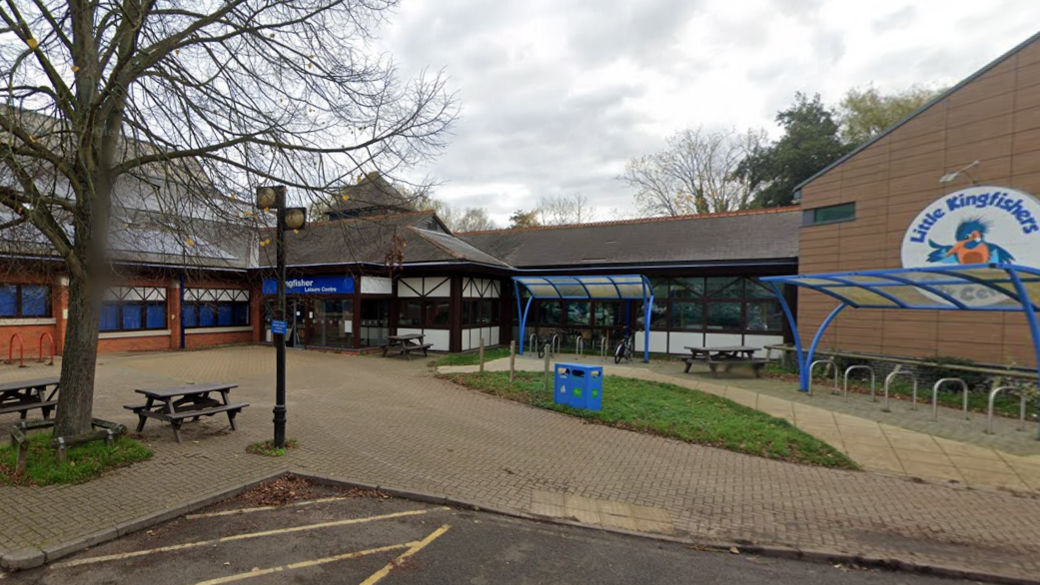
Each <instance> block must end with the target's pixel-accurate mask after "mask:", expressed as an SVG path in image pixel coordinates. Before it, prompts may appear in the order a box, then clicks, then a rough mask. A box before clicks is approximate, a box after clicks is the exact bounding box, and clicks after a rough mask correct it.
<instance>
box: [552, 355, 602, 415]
mask: <svg viewBox="0 0 1040 585" xmlns="http://www.w3.org/2000/svg"><path fill="white" fill-rule="evenodd" d="M553 400H554V401H555V402H556V404H564V405H567V406H570V407H571V408H585V409H588V410H600V409H602V408H603V367H602V366H587V365H585V364H565V363H560V364H556V367H555V375H554V376H553Z"/></svg>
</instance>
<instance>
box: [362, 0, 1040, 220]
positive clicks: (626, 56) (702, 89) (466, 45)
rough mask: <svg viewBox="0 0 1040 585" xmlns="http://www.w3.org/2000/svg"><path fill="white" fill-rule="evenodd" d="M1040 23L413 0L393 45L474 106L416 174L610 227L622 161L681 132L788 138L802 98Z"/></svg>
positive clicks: (469, 198) (915, 0)
mask: <svg viewBox="0 0 1040 585" xmlns="http://www.w3.org/2000/svg"><path fill="white" fill-rule="evenodd" d="M1038 27H1040V2H1037V1H1036V0H988V1H986V2H978V1H972V2H968V1H965V0H872V1H870V2H850V1H848V0H403V1H402V6H401V7H400V9H399V11H398V13H397V15H396V16H395V17H394V22H393V24H392V25H390V26H389V27H388V28H386V29H385V30H383V32H382V34H381V36H382V40H381V43H382V44H385V45H386V48H387V50H388V51H389V52H391V53H392V54H393V56H394V58H395V59H396V60H397V61H398V62H399V64H400V66H401V69H402V73H405V74H409V73H411V74H414V72H416V71H418V70H419V69H421V68H423V67H431V68H434V69H438V68H442V67H443V68H444V69H445V71H446V72H447V74H448V75H449V76H450V78H451V79H450V87H451V89H453V90H454V91H457V92H458V97H459V99H460V101H461V104H462V117H461V119H460V120H459V122H458V124H457V126H456V127H455V135H454V136H453V137H452V139H451V144H450V146H449V147H448V149H447V150H446V151H445V152H444V154H443V155H442V156H441V157H440V158H439V159H438V160H437V161H436V163H435V164H432V165H430V166H429V167H428V168H425V169H422V170H421V172H422V173H427V174H429V175H431V176H432V177H434V178H435V179H437V180H438V181H442V182H443V185H442V186H441V187H440V188H439V189H438V196H440V197H441V198H443V199H446V200H448V201H450V202H451V203H453V204H455V205H458V206H481V207H485V208H487V209H488V210H489V211H490V212H491V214H492V217H493V218H494V219H495V220H496V221H497V222H499V223H500V224H502V225H505V224H506V223H507V218H508V216H509V214H510V213H511V212H512V211H513V210H516V209H518V208H530V207H532V206H533V205H534V204H535V203H536V202H537V200H538V198H539V197H540V196H543V195H556V194H571V193H575V192H581V193H583V194H584V195H585V196H587V197H588V198H589V199H591V200H592V201H593V203H594V204H595V205H596V206H597V208H598V209H599V211H600V213H599V215H600V216H599V217H598V219H611V217H610V210H611V209H622V210H624V209H626V208H631V207H632V205H633V204H632V191H631V189H629V188H628V187H627V186H626V185H624V184H623V183H621V182H620V181H618V180H616V179H615V177H616V176H617V175H618V174H619V173H620V172H621V171H622V170H623V169H624V166H625V163H626V162H627V161H628V160H629V159H631V158H633V157H636V156H639V155H642V154H646V153H650V152H653V151H655V150H658V149H660V148H661V147H662V146H663V144H664V140H665V138H667V137H668V136H669V135H670V134H672V133H674V132H676V131H677V130H679V129H682V128H684V127H688V126H698V125H704V126H707V127H736V128H738V129H745V128H749V127H765V128H767V129H769V130H770V132H771V133H772V134H773V135H776V134H777V130H776V127H775V125H774V122H773V118H774V116H775V114H776V112H777V110H779V109H781V108H784V107H785V106H787V105H788V104H790V103H791V101H792V99H793V96H794V93H795V92H796V91H804V92H808V93H810V94H811V93H817V92H818V93H820V94H821V95H822V96H823V98H824V100H825V101H827V102H828V103H833V102H836V101H837V100H838V99H840V97H841V96H842V94H843V93H844V92H845V91H846V90H847V89H848V88H850V87H858V86H866V85H868V84H871V83H873V84H874V85H875V86H876V87H878V88H879V89H881V90H884V91H891V90H898V89H901V88H905V87H907V86H910V85H912V84H914V83H920V84H926V85H951V84H953V83H956V82H957V81H959V80H961V79H962V78H964V77H966V76H967V75H969V74H971V73H972V72H974V71H975V70H977V69H978V68H980V67H982V66H983V65H985V64H986V63H988V62H989V61H991V60H992V59H994V58H996V57H997V56H999V55H1001V54H1003V53H1004V52H1006V51H1007V50H1009V49H1011V48H1013V47H1014V46H1015V45H1017V44H1018V43H1020V42H1021V41H1023V40H1025V39H1026V38H1028V37H1029V36H1030V35H1032V34H1034V33H1036V32H1037V31H1038V30H1040V28H1038Z"/></svg>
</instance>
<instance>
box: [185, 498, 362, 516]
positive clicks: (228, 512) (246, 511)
mask: <svg viewBox="0 0 1040 585" xmlns="http://www.w3.org/2000/svg"><path fill="white" fill-rule="evenodd" d="M347 499H349V498H346V497H336V498H319V499H317V500H304V501H302V502H293V503H292V504H286V505H284V506H259V507H256V508H239V509H237V510H224V511H223V512H209V513H207V514H188V515H187V516H185V517H184V518H185V520H198V519H199V518H217V517H219V516H235V515H237V514H252V513H253V512H266V511H267V510H280V509H282V508H295V507H297V506H309V505H311V504H324V503H326V502H338V501H340V500H347Z"/></svg>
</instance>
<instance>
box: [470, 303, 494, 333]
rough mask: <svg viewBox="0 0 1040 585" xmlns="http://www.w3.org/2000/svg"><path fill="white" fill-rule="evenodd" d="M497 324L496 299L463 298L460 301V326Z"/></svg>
mask: <svg viewBox="0 0 1040 585" xmlns="http://www.w3.org/2000/svg"><path fill="white" fill-rule="evenodd" d="M487 325H498V301H497V300H492V299H472V300H470V299H465V300H463V301H462V326H463V327H466V326H487Z"/></svg>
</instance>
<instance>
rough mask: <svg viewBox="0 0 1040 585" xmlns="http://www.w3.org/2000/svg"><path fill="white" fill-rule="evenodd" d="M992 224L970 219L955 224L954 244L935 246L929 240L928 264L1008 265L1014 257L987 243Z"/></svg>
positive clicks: (981, 218) (979, 218)
mask: <svg viewBox="0 0 1040 585" xmlns="http://www.w3.org/2000/svg"><path fill="white" fill-rule="evenodd" d="M992 228H993V223H992V222H990V221H987V220H986V219H985V218H983V217H972V218H968V219H965V220H963V221H961V222H960V223H959V224H957V231H956V234H955V237H956V238H957V241H956V243H954V244H952V245H944V244H937V243H936V242H935V240H932V239H929V240H928V245H929V246H930V247H931V249H932V250H931V252H930V253H929V254H928V258H927V260H928V262H930V263H933V264H989V263H990V262H996V263H999V264H1009V263H1012V262H1014V261H1015V256H1014V255H1013V254H1012V253H1011V252H1008V251H1007V250H1006V249H1004V248H1002V247H1001V246H999V245H997V244H995V243H993V242H991V241H989V239H988V238H989V235H990V231H991V229H992Z"/></svg>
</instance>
